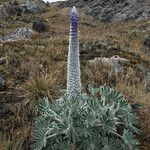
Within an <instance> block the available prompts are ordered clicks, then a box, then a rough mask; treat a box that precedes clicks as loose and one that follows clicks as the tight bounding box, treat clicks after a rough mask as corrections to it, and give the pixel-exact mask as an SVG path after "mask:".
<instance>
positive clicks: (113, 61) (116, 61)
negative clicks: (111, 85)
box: [89, 55, 130, 75]
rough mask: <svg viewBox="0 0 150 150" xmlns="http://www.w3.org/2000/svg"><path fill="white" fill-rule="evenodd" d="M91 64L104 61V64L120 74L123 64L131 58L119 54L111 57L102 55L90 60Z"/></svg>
mask: <svg viewBox="0 0 150 150" xmlns="http://www.w3.org/2000/svg"><path fill="white" fill-rule="evenodd" d="M89 62H90V63H91V64H98V63H100V62H101V63H103V64H104V65H107V66H109V67H111V68H112V70H114V71H115V73H116V75H118V73H120V71H121V69H122V65H123V64H125V63H128V62H130V60H128V59H126V58H121V57H119V56H118V55H114V56H112V57H111V58H106V57H103V58H100V57H96V58H94V59H93V60H90V61H89Z"/></svg>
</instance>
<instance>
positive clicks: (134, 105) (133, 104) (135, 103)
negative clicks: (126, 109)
mask: <svg viewBox="0 0 150 150" xmlns="http://www.w3.org/2000/svg"><path fill="white" fill-rule="evenodd" d="M130 106H131V108H132V109H133V110H137V109H139V107H140V106H141V105H140V103H138V102H134V103H131V105H130Z"/></svg>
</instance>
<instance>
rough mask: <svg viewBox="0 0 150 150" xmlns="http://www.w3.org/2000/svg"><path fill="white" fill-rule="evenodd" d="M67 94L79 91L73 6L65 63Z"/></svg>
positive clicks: (79, 79) (76, 26)
mask: <svg viewBox="0 0 150 150" xmlns="http://www.w3.org/2000/svg"><path fill="white" fill-rule="evenodd" d="M67 69H68V70H67V96H68V97H76V96H78V95H80V93H81V78H80V60H79V37H78V13H77V10H76V8H75V7H74V6H73V8H72V10H71V12H70V35H69V50H68V64H67Z"/></svg>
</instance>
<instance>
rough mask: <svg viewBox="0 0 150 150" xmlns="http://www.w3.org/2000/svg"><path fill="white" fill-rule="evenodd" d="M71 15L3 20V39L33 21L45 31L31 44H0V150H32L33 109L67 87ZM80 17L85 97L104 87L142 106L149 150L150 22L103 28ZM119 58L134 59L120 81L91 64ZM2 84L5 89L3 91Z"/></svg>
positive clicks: (49, 12)
mask: <svg viewBox="0 0 150 150" xmlns="http://www.w3.org/2000/svg"><path fill="white" fill-rule="evenodd" d="M69 12H70V8H63V9H60V8H59V7H56V6H55V5H52V6H49V7H47V8H46V10H45V11H44V12H43V13H41V14H40V15H39V14H36V13H25V14H23V15H22V16H17V17H16V15H15V14H13V15H11V16H10V17H9V18H8V19H0V36H2V37H5V36H7V35H10V34H11V33H13V32H14V31H15V30H16V29H20V28H29V29H31V28H32V24H33V22H34V21H35V20H41V21H42V22H46V23H47V31H46V32H44V33H38V32H36V31H34V33H33V36H32V38H31V39H28V40H16V41H7V42H3V41H2V42H0V150H6V148H8V149H10V150H30V148H29V147H30V145H31V133H32V127H33V123H34V121H35V117H36V116H37V115H38V113H37V111H36V108H35V107H34V106H35V104H36V103H37V101H38V100H39V98H43V97H48V98H49V99H50V100H55V99H56V98H58V97H59V96H60V92H59V91H60V89H65V88H66V70H67V66H66V60H67V52H68V43H69V38H68V36H69V15H68V14H69ZM79 16H80V22H79V29H80V59H81V74H82V83H83V91H84V92H86V89H87V85H88V84H89V83H91V84H93V85H95V86H97V85H98V86H99V85H104V84H106V85H108V86H111V87H114V88H115V89H118V90H120V91H121V92H122V93H123V94H124V95H125V97H126V99H127V100H128V101H129V102H130V103H139V104H140V105H141V107H140V108H139V109H138V110H137V112H138V115H139V123H140V126H141V134H140V135H139V137H138V138H139V140H140V141H141V150H149V149H150V144H149V143H150V136H149V135H150V120H149V118H150V100H149V97H150V92H149V91H148V90H146V89H145V78H144V73H143V72H142V69H144V72H146V73H147V72H149V69H150V57H149V56H150V53H149V51H150V46H149V44H146V45H145V44H144V43H145V42H144V41H145V38H147V37H148V36H150V28H149V27H150V21H149V20H145V21H137V20H136V21H135V20H131V21H127V22H120V23H113V24H105V23H101V22H99V21H97V20H95V18H93V17H91V16H87V15H85V14H84V13H83V12H82V9H79ZM147 43H148V42H147ZM116 55H118V56H120V57H123V58H125V59H128V60H130V63H127V64H125V65H124V68H125V69H126V71H127V70H128V69H131V70H132V71H133V72H132V71H131V72H132V73H133V74H132V73H131V72H130V73H131V74H129V72H128V71H127V72H126V73H127V74H128V75H129V76H126V74H125V75H123V74H120V75H119V76H118V78H116V77H115V75H114V73H113V74H112V78H111V79H110V78H109V72H110V67H109V66H105V65H103V64H101V63H100V62H99V63H98V64H96V65H91V64H90V63H89V61H91V60H93V59H95V58H96V57H98V58H102V57H104V58H105V57H106V58H111V57H112V56H116ZM2 58H3V59H2ZM2 60H4V61H2ZM140 67H141V68H142V69H141V68H140ZM140 69H141V70H140ZM124 77H125V78H124ZM4 82H6V85H5V87H4V88H2V89H1V86H3V85H2V83H4Z"/></svg>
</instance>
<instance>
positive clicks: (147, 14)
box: [72, 0, 150, 22]
mask: <svg viewBox="0 0 150 150" xmlns="http://www.w3.org/2000/svg"><path fill="white" fill-rule="evenodd" d="M72 2H73V3H74V4H75V5H76V6H77V7H80V8H82V10H84V11H85V12H86V14H89V15H92V16H94V17H96V18H98V19H99V20H101V21H104V22H110V21H123V20H131V19H148V18H150V1H149V0H72Z"/></svg>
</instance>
